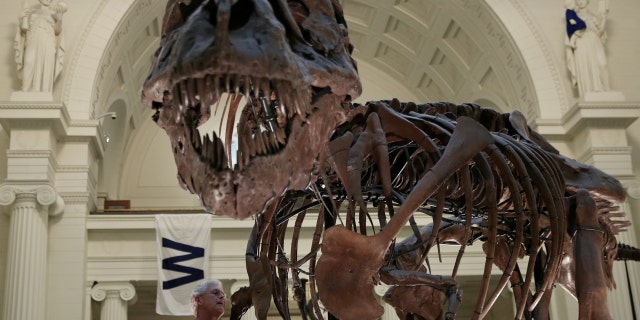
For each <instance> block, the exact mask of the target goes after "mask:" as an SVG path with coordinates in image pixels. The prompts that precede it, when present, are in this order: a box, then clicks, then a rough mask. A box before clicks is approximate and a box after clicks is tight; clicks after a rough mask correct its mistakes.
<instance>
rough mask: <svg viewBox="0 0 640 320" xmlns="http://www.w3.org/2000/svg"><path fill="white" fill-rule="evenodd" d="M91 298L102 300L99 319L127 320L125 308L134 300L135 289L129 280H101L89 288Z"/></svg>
mask: <svg viewBox="0 0 640 320" xmlns="http://www.w3.org/2000/svg"><path fill="white" fill-rule="evenodd" d="M91 298H93V300H96V301H98V302H102V307H101V308H100V320H127V310H128V308H129V305H130V304H133V303H135V301H136V289H135V288H134V287H133V285H132V284H131V283H129V282H101V283H98V284H96V285H95V286H94V287H93V289H91Z"/></svg>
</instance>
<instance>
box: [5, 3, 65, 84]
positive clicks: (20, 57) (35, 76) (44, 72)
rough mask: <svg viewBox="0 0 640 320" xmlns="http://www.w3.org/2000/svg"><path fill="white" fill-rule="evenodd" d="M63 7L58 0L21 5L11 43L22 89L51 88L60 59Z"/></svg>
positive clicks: (58, 71)
mask: <svg viewBox="0 0 640 320" xmlns="http://www.w3.org/2000/svg"><path fill="white" fill-rule="evenodd" d="M66 11H67V4H66V3H64V2H62V1H58V2H56V3H55V4H51V0H40V5H39V6H37V7H28V8H25V9H24V10H23V12H22V14H21V15H20V18H19V23H18V25H19V28H18V31H17V33H16V38H15V42H14V47H15V50H16V56H15V59H16V64H17V67H18V77H19V78H21V79H22V91H25V92H51V91H53V83H54V81H55V80H56V78H57V77H58V75H59V74H60V72H61V71H62V65H63V60H64V41H63V37H62V17H63V14H64V13H65V12H66Z"/></svg>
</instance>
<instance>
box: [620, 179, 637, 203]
mask: <svg viewBox="0 0 640 320" xmlns="http://www.w3.org/2000/svg"><path fill="white" fill-rule="evenodd" d="M622 185H623V186H624V188H625V190H626V191H627V195H629V196H630V197H631V198H634V199H640V181H638V180H626V181H622Z"/></svg>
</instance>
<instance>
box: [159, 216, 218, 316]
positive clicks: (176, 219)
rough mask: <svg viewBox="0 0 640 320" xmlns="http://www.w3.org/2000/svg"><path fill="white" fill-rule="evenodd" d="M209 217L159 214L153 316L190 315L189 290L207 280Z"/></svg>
mask: <svg viewBox="0 0 640 320" xmlns="http://www.w3.org/2000/svg"><path fill="white" fill-rule="evenodd" d="M210 235H211V215H208V214H171V215H170V214H158V215H156V239H157V243H158V294H157V298H156V313H158V314H162V315H180V316H184V315H192V314H193V313H192V311H191V304H190V302H189V298H190V297H191V290H192V289H193V287H195V286H196V284H198V283H199V282H200V281H201V280H203V279H206V278H207V273H208V272H207V271H208V268H209V241H210Z"/></svg>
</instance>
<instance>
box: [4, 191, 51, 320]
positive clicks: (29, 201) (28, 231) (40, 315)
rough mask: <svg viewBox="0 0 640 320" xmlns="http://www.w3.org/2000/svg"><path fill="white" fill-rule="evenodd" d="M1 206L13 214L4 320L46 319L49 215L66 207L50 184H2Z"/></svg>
mask: <svg viewBox="0 0 640 320" xmlns="http://www.w3.org/2000/svg"><path fill="white" fill-rule="evenodd" d="M0 205H1V206H5V207H7V209H8V210H4V211H5V212H6V213H8V214H9V215H10V217H9V244H8V250H7V266H6V267H7V269H6V280H5V287H4V299H3V303H4V308H3V313H2V319H3V320H44V319H45V306H46V292H47V290H46V285H47V279H46V274H47V241H48V233H47V230H48V222H49V216H51V215H59V214H61V213H62V211H63V210H64V203H63V201H62V198H60V196H58V195H57V193H56V191H55V189H54V188H53V187H51V186H49V185H38V186H34V185H7V184H5V185H2V186H0Z"/></svg>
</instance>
